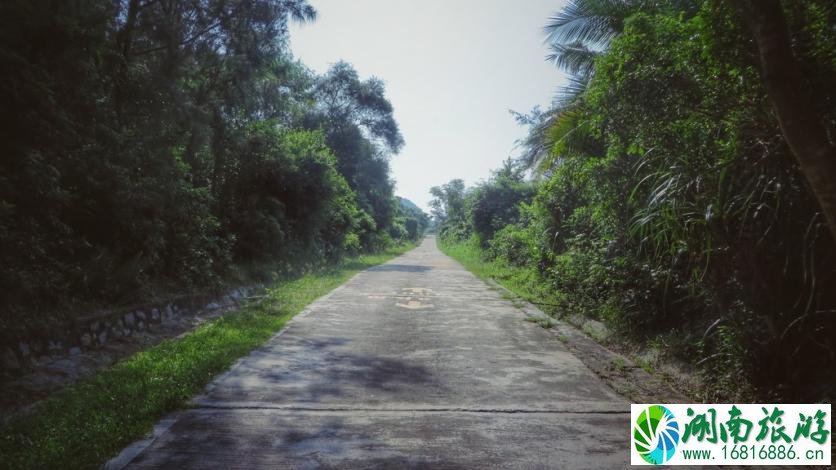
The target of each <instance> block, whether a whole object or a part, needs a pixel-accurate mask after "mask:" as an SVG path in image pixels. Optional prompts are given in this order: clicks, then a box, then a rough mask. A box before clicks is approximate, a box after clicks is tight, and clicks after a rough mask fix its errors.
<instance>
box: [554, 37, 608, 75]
mask: <svg viewBox="0 0 836 470" xmlns="http://www.w3.org/2000/svg"><path fill="white" fill-rule="evenodd" d="M549 48H550V49H551V52H549V54H548V55H547V56H546V60H548V61H549V62H554V64H555V65H556V66H557V67H558V68H561V69H563V70H565V71H567V72H569V73H570V74H572V75H584V76H588V75H591V74H592V70H593V69H594V68H595V57H597V56H598V55H599V54H600V52H598V51H595V50H592V49H590V48H589V47H587V46H586V45H584V44H583V43H582V42H578V41H575V42H571V43H568V44H561V43H553V44H551V45H550V46H549Z"/></svg>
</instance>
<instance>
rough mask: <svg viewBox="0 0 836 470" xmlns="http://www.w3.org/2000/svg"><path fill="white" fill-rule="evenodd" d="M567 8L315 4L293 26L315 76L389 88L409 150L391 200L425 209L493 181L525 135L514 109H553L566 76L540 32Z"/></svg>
mask: <svg viewBox="0 0 836 470" xmlns="http://www.w3.org/2000/svg"><path fill="white" fill-rule="evenodd" d="M564 3H565V2H564V1H561V0H524V1H519V0H310V4H311V5H313V6H314V8H316V10H317V14H318V16H317V19H316V21H314V22H313V23H308V24H301V25H299V24H296V25H293V26H292V27H291V32H290V41H291V48H292V50H293V53H294V55H295V56H296V57H297V58H299V59H300V60H302V62H304V63H305V64H306V65H307V66H308V67H310V68H311V69H313V70H314V71H316V72H319V73H322V72H325V71H326V70H327V69H328V67H329V66H330V65H331V64H333V63H334V62H337V61H339V60H345V61H347V62H349V63H351V64H352V65H353V66H354V67H355V69H356V70H357V72H358V74H359V75H360V77H361V78H367V77H369V76H375V77H378V78H380V79H381V80H383V81H384V82H385V83H386V94H387V96H388V97H389V100H390V101H391V103H392V105H393V106H394V108H395V119H396V120H397V121H398V125H399V126H400V130H401V133H402V134H403V136H404V140H405V141H406V145H405V146H404V148H403V150H401V152H400V153H399V154H397V155H394V156H393V157H392V160H391V167H392V176H393V177H394V179H395V180H396V182H397V187H396V190H395V193H396V194H397V195H399V196H402V197H405V198H407V199H410V200H411V201H413V202H414V203H416V204H417V205H418V206H420V207H421V208H423V209H424V210H428V207H429V206H428V202H429V200H430V198H431V196H430V194H429V189H430V187H432V186H438V185H441V184H443V183H446V182H447V181H449V180H451V179H454V178H461V179H463V180H464V181H465V183H467V184H468V185H471V184H474V183H477V182H478V181H479V180H482V179H487V178H488V177H489V176H490V172H491V170H492V169H496V168H498V167H499V166H500V165H501V163H502V161H503V160H505V159H506V158H507V157H508V156H509V155H514V154H516V153H517V152H518V150H515V145H516V140H517V139H520V138H522V137H523V136H524V135H525V128H523V127H520V126H519V125H517V123H516V121H515V120H514V118H513V116H512V115H511V114H510V113H509V112H508V110H509V109H513V110H515V111H520V112H527V111H529V110H530V109H531V108H532V107H534V106H535V105H541V106H547V105H548V103H549V102H550V101H551V99H552V97H553V96H554V93H555V91H556V90H557V89H558V87H559V86H560V85H561V84H563V83H564V80H565V77H564V76H563V74H562V73H560V72H559V71H557V69H555V67H554V66H553V65H552V64H550V63H548V62H546V61H545V56H546V54H547V47H546V46H545V45H544V44H543V33H542V31H543V26H544V25H545V24H546V22H547V21H548V18H549V16H551V15H552V14H553V13H555V12H556V11H558V10H560V8H561V7H562V6H563V4H564Z"/></svg>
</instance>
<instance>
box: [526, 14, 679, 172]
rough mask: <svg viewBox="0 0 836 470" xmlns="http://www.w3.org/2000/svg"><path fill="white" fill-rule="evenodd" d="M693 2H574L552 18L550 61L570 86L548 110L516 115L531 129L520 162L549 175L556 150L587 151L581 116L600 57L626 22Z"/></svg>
mask: <svg viewBox="0 0 836 470" xmlns="http://www.w3.org/2000/svg"><path fill="white" fill-rule="evenodd" d="M673 3H691V2H689V1H688V0H669V1H665V0H656V1H654V0H570V1H569V3H568V4H567V5H566V6H565V7H564V8H563V9H562V10H560V11H559V12H557V13H555V14H554V15H553V16H552V17H551V18H549V22H548V24H546V26H545V27H544V28H543V30H544V32H545V35H546V42H547V43H548V44H549V49H550V52H549V54H548V55H547V56H546V59H547V60H549V61H551V62H553V63H554V64H555V65H556V66H557V67H559V68H561V69H563V70H564V71H566V72H567V73H568V74H569V77H568V83H567V84H566V85H565V86H563V87H562V88H561V89H560V90H559V91H558V93H557V96H555V99H554V101H553V102H552V105H551V107H550V108H549V109H548V110H546V111H540V110H538V109H535V110H533V111H532V113H531V114H528V115H525V114H520V113H514V114H515V117H516V118H517V121H518V122H519V123H520V124H523V125H528V126H529V133H528V135H527V136H526V138H524V139H522V140H521V141H519V142H518V145H519V146H520V147H521V148H522V152H521V154H520V156H519V158H518V160H519V161H520V163H521V164H522V165H523V166H524V167H525V168H527V169H530V170H533V171H534V172H535V174H538V173H539V174H542V173H545V172H547V171H548V170H549V169H550V168H551V167H552V166H553V165H554V163H555V161H556V159H555V156H554V155H552V154H553V153H554V152H553V150H554V149H555V146H556V145H558V147H559V148H560V149H561V152H563V153H573V152H575V153H578V152H582V148H580V146H582V145H583V144H584V143H588V139H586V138H585V137H586V136H584V135H582V134H583V129H584V122H582V120H580V118H579V116H578V114H577V113H576V112H575V111H576V109H577V107H578V105H579V103H580V100H581V97H582V95H583V93H584V92H585V91H586V89H587V87H588V85H589V81H590V79H591V78H592V75H593V73H594V71H595V58H596V57H598V56H599V55H600V54H602V53H604V52H606V50H607V48H608V47H609V45H610V43H611V42H612V40H613V39H615V38H616V37H618V36H619V35H620V34H621V33H622V32H623V31H624V22H625V20H626V19H627V18H628V17H630V16H631V15H633V14H634V13H637V12H639V11H653V10H656V9H658V8H660V7H661V6H662V5H663V4H665V5H670V4H673Z"/></svg>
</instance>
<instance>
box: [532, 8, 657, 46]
mask: <svg viewBox="0 0 836 470" xmlns="http://www.w3.org/2000/svg"><path fill="white" fill-rule="evenodd" d="M647 3H649V2H647V1H644V0H570V1H569V3H567V4H566V6H565V7H564V8H563V9H562V10H560V11H559V12H557V13H556V14H555V15H554V16H552V17H551V18H549V22H548V23H547V24H546V26H545V27H544V28H543V29H544V32H545V34H546V41H547V42H550V43H561V42H562V43H568V42H581V43H585V44H589V45H591V46H597V47H605V46H606V45H607V44H609V42H610V41H611V40H612V39H613V38H614V37H616V36H617V35H618V34H620V33H621V32H622V31H623V28H624V20H625V19H626V18H627V17H628V16H630V15H631V14H633V13H635V12H636V11H638V10H639V9H641V8H642V7H644V6H645V4H647Z"/></svg>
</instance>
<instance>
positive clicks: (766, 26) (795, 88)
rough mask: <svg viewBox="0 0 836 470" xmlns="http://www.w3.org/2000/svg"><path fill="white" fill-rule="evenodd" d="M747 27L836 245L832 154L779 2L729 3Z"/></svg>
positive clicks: (770, 91) (834, 158) (769, 91)
mask: <svg viewBox="0 0 836 470" xmlns="http://www.w3.org/2000/svg"><path fill="white" fill-rule="evenodd" d="M730 2H731V3H732V4H733V6H735V7H737V9H738V12H739V13H740V14H741V15H742V17H743V18H744V20H745V21H746V23H747V24H748V26H749V30H750V31H751V33H752V37H753V38H754V40H755V43H756V44H757V46H758V51H759V53H760V63H761V74H762V76H763V81H764V85H765V86H766V91H767V94H768V95H769V98H770V99H771V100H772V103H773V105H774V106H775V109H776V111H777V113H778V121H779V124H780V126H781V132H782V133H783V134H784V138H785V139H786V141H787V143H788V144H789V146H790V150H792V153H793V154H794V155H795V158H796V160H797V161H798V165H799V167H801V171H802V173H804V176H805V177H806V178H807V181H808V183H809V184H810V188H811V189H812V190H813V193H814V195H815V196H816V199H817V200H818V202H819V205H820V206H821V209H822V212H823V213H824V216H825V218H826V219H827V223H828V226H829V227H830V234H831V236H832V238H833V240H834V242H836V149H834V146H833V145H832V144H831V143H830V141H829V140H828V137H827V130H826V128H825V126H824V122H823V120H822V119H821V118H820V116H819V115H818V113H817V112H816V102H815V101H814V99H813V96H812V95H811V93H810V90H809V86H808V85H807V84H806V83H805V81H804V77H803V76H802V72H801V64H800V63H799V62H798V60H797V59H796V58H795V56H794V55H793V52H792V49H791V47H790V35H789V30H788V28H787V23H786V20H785V18H784V11H783V10H782V7H781V2H780V1H779V0H730Z"/></svg>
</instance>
